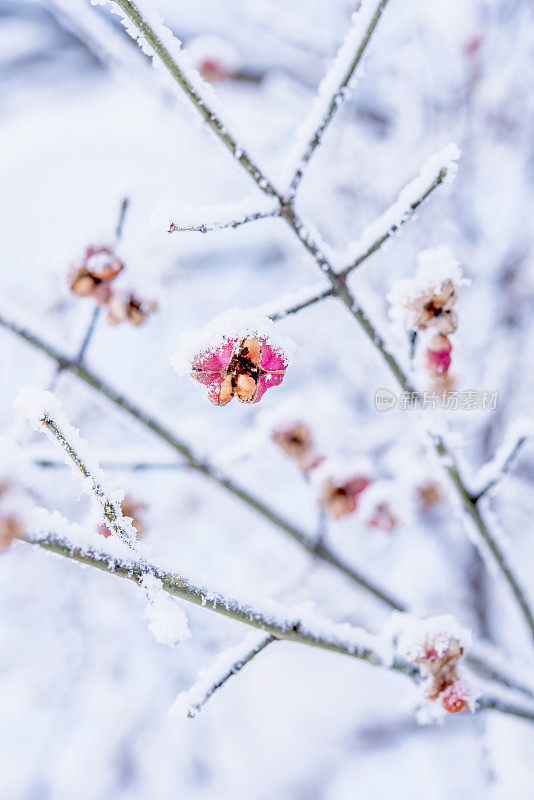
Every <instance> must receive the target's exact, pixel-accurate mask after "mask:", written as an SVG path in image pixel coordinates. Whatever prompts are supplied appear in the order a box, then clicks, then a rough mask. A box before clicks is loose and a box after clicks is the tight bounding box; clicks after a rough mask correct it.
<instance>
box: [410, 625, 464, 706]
mask: <svg viewBox="0 0 534 800" xmlns="http://www.w3.org/2000/svg"><path fill="white" fill-rule="evenodd" d="M463 654H464V649H463V647H462V645H461V644H460V642H459V641H458V639H454V638H450V640H449V641H448V643H447V644H446V646H445V647H444V646H443V644H441V645H438V644H437V643H436V641H435V640H434V639H432V638H431V639H429V640H428V641H427V642H426V644H425V652H424V653H423V655H421V656H420V657H419V658H416V659H414V660H415V663H416V664H420V666H421V668H422V670H423V672H425V673H426V674H427V675H428V677H429V680H428V684H427V686H426V697H427V699H428V700H435V699H436V698H437V697H438V696H439V695H440V694H441V692H443V691H444V690H445V689H446V688H447V687H448V686H451V685H452V684H453V683H455V682H456V681H457V680H458V671H457V670H458V662H459V660H460V658H461V656H463Z"/></svg>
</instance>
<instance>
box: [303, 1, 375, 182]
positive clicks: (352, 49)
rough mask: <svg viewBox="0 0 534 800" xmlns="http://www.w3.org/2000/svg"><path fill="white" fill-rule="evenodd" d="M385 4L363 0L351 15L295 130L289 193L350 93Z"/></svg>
mask: <svg viewBox="0 0 534 800" xmlns="http://www.w3.org/2000/svg"><path fill="white" fill-rule="evenodd" d="M387 3H388V0H379V2H377V0H363V2H362V3H361V6H360V9H359V11H357V12H355V13H354V14H353V16H352V25H351V27H350V29H349V31H348V33H347V35H346V37H345V39H344V41H343V43H342V45H341V47H340V48H339V50H338V53H337V55H336V57H335V59H334V61H333V62H332V65H331V67H330V69H329V70H328V72H327V73H326V75H325V76H324V78H323V80H322V81H321V84H320V86H319V90H318V93H317V97H316V98H315V100H314V102H313V106H312V109H311V111H310V113H309V114H308V116H307V117H306V119H305V120H304V121H303V123H302V124H301V126H300V127H299V129H298V130H297V132H296V141H295V145H294V148H293V151H292V153H291V155H290V157H289V159H288V162H289V164H290V171H291V172H290V174H291V178H290V181H289V188H290V193H291V194H294V193H295V192H296V190H297V188H298V186H299V184H300V182H301V180H302V176H303V174H304V170H305V167H306V165H307V163H308V162H309V161H310V159H311V157H312V155H313V153H314V151H315V149H316V148H317V147H318V146H319V144H320V142H321V140H322V138H323V135H324V132H325V130H326V129H327V127H328V125H329V124H330V122H331V120H332V117H333V116H334V114H335V112H336V111H337V110H338V108H340V106H341V105H342V104H343V101H344V100H345V99H346V98H347V97H349V96H350V91H349V83H350V81H351V79H352V77H353V75H354V74H355V72H356V70H357V68H358V65H359V64H360V62H361V60H362V57H363V54H364V53H365V50H366V48H367V45H368V44H369V41H370V39H371V36H372V35H373V32H374V30H375V28H376V26H377V24H378V22H379V20H380V17H381V16H382V12H383V11H384V9H385V7H386V5H387Z"/></svg>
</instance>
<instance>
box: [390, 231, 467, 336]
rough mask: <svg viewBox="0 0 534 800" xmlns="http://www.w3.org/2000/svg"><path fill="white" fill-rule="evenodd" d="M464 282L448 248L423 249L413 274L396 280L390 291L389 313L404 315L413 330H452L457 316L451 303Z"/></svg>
mask: <svg viewBox="0 0 534 800" xmlns="http://www.w3.org/2000/svg"><path fill="white" fill-rule="evenodd" d="M467 282H468V281H466V280H465V279H464V278H463V277H462V272H461V269H460V266H459V262H458V261H457V260H456V259H455V258H454V256H453V255H452V253H451V252H450V250H449V249H448V248H446V247H437V248H434V249H431V250H424V251H423V252H421V253H420V254H419V257H418V267H417V270H416V273H415V276H414V277H413V278H409V279H406V280H401V281H398V282H397V283H396V284H395V286H394V287H393V289H392V290H391V292H390V293H389V295H388V299H389V301H390V303H391V305H392V308H391V314H392V316H393V317H394V318H395V317H397V318H399V317H403V318H404V320H405V323H406V326H407V327H408V329H410V330H412V331H417V332H420V331H424V330H427V329H429V328H433V329H434V330H436V331H438V333H442V334H449V333H454V331H455V330H456V328H457V327H458V316H457V314H456V311H454V309H453V306H454V305H455V303H456V301H457V299H458V292H459V288H460V286H462V285H463V284H465V283H467Z"/></svg>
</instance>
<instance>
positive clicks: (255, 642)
mask: <svg viewBox="0 0 534 800" xmlns="http://www.w3.org/2000/svg"><path fill="white" fill-rule="evenodd" d="M267 638H269V637H266V635H265V634H264V633H257V632H256V631H254V632H252V633H249V634H248V635H247V636H245V638H244V639H243V640H242V641H241V642H239V644H237V645H234V646H233V647H229V648H227V649H226V650H223V652H222V653H219V654H218V655H217V656H216V658H215V659H214V660H213V663H212V664H210V666H209V667H206V668H205V669H203V670H201V671H200V672H199V675H198V679H197V680H196V681H195V683H194V684H193V686H191V688H190V689H188V690H187V691H186V692H181V693H180V694H179V695H178V697H177V698H176V700H175V701H174V703H173V704H172V706H171V708H170V710H169V717H170V718H171V719H186V718H187V717H194V716H196V714H197V713H198V711H199V710H200V707H201V706H202V705H204V703H205V702H206V700H207V699H208V698H209V697H210V696H211V695H212V694H213V692H214V691H215V690H216V688H217V687H218V685H219V684H220V683H221V682H223V681H224V680H225V679H226V678H227V677H228V676H229V675H232V674H233V673H234V672H236V671H237V670H238V669H239V668H240V667H241V666H242V664H243V662H244V661H246V660H247V658H248V657H249V656H250V655H251V653H253V652H255V651H256V650H258V648H260V646H261V645H262V644H263V643H264V642H265V641H266V639H267Z"/></svg>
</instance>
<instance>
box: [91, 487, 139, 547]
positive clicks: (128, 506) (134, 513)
mask: <svg viewBox="0 0 534 800" xmlns="http://www.w3.org/2000/svg"><path fill="white" fill-rule="evenodd" d="M121 511H122V515H123V516H124V517H129V518H130V519H131V520H132V526H133V528H135V531H136V535H137V538H138V539H141V537H142V536H143V534H144V533H145V522H144V520H143V512H144V511H146V504H145V503H143V502H141V501H140V500H136V499H135V498H134V497H131V496H130V495H128V494H126V495H125V496H124V500H123V501H122V503H121ZM98 533H99V534H100V535H101V536H105V538H106V539H107V538H108V536H111V531H110V529H109V528H108V526H107V525H106V524H105V523H102V524H101V525H99V526H98Z"/></svg>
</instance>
